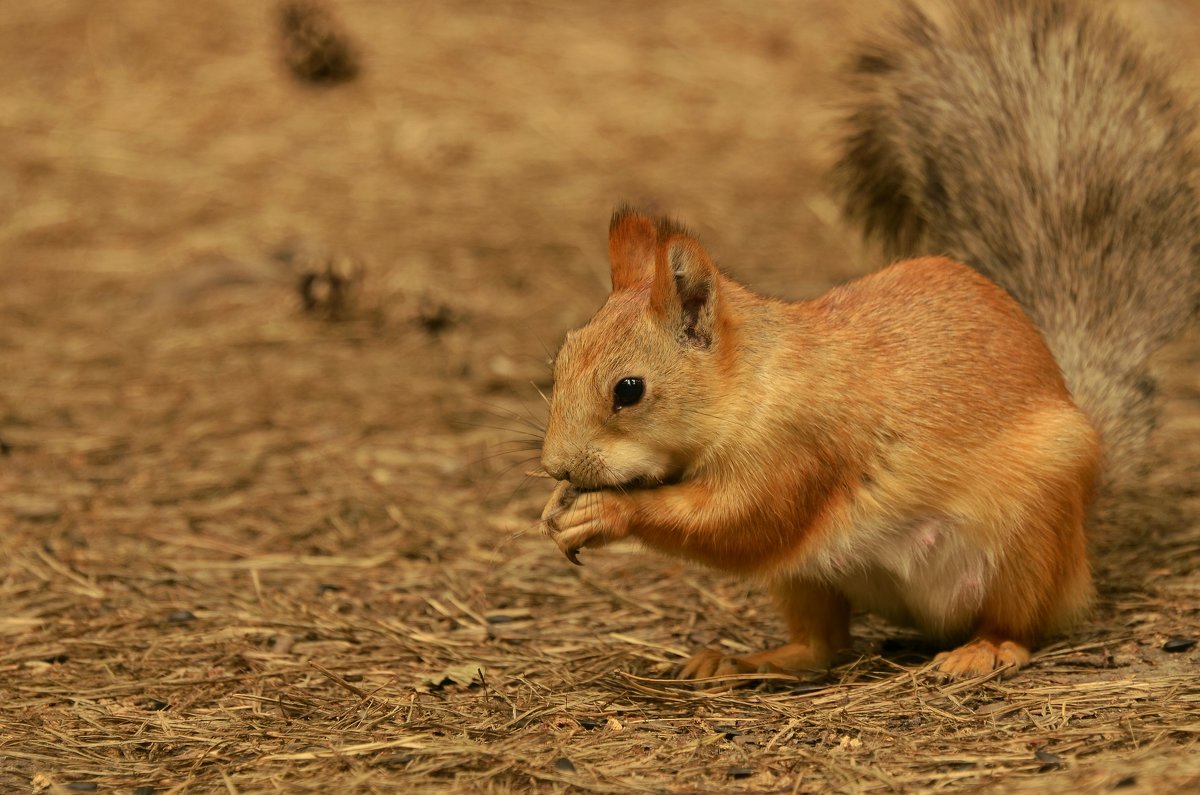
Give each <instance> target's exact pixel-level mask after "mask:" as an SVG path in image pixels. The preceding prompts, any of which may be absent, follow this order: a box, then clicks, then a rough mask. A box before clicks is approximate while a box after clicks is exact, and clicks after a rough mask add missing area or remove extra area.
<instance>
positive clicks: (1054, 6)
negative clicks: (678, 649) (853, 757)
mask: <svg viewBox="0 0 1200 795" xmlns="http://www.w3.org/2000/svg"><path fill="white" fill-rule="evenodd" d="M851 82H852V86H853V93H852V99H851V106H850V111H849V113H848V115H847V124H846V128H845V131H844V138H843V142H842V143H843V148H842V155H841V159H840V160H839V161H838V163H837V165H836V167H835V172H834V173H835V176H836V178H837V181H838V183H839V185H840V186H841V188H842V190H843V191H844V194H845V202H846V210H847V214H848V216H849V217H850V218H852V219H856V220H858V221H860V222H862V223H863V225H864V226H865V228H866V231H867V233H868V234H869V235H877V236H879V237H881V238H882V239H883V241H884V243H885V244H886V247H887V249H888V251H889V252H890V253H891V254H892V255H894V256H896V257H908V258H907V259H899V260H898V261H896V262H894V263H893V264H891V265H889V266H887V267H885V268H883V269H882V270H879V271H877V272H875V273H872V274H870V275H867V276H865V277H863V278H860V279H858V280H856V281H852V282H849V283H847V284H845V285H842V286H839V287H836V288H834V289H833V290H831V291H830V292H828V293H827V294H825V295H823V296H821V297H818V298H816V299H813V300H807V301H798V302H786V301H782V300H777V299H773V298H767V297H762V296H760V295H757V294H755V293H753V292H751V291H750V290H749V289H747V288H746V287H743V286H742V285H740V284H738V283H737V282H735V281H734V280H733V279H732V278H730V277H729V276H727V275H725V274H724V273H723V272H722V271H720V270H718V268H717V267H716V266H715V265H714V263H713V260H712V258H711V257H710V256H709V254H708V253H707V252H706V250H705V249H704V248H703V247H702V245H701V244H700V243H699V242H698V241H697V239H696V238H695V236H693V235H692V234H690V233H689V232H688V231H687V230H686V229H685V228H684V227H683V226H681V225H679V224H677V223H674V222H672V221H669V220H662V219H658V218H654V217H651V216H648V215H645V214H642V213H639V212H636V211H634V210H632V209H629V208H621V209H619V210H618V211H617V212H616V213H615V214H614V215H613V217H612V222H611V225H610V229H609V241H608V245H609V256H610V260H611V272H612V293H611V295H610V296H609V298H608V300H607V301H606V303H605V304H604V305H603V307H601V309H600V310H599V311H598V312H597V314H596V315H595V316H594V317H593V318H592V319H591V320H590V322H588V323H587V325H585V326H583V327H582V328H580V329H578V330H575V331H572V332H569V333H568V334H567V335H566V338H565V340H564V342H563V344H562V346H561V349H560V350H559V352H558V354H557V355H556V357H555V359H554V362H553V378H554V386H553V393H552V396H551V399H550V409H549V418H548V422H547V426H546V432H545V437H544V442H543V447H542V457H541V463H542V467H543V469H544V470H545V472H546V473H547V474H548V475H549V476H551V477H552V478H554V479H556V480H558V481H559V483H558V484H557V485H556V486H555V488H554V491H553V493H552V495H551V497H550V500H549V502H548V503H547V505H546V508H545V511H544V512H543V514H542V519H541V527H542V529H543V531H544V532H545V533H547V534H548V535H550V536H551V537H553V539H554V540H555V541H556V542H557V544H558V546H559V547H560V548H561V549H562V550H563V551H564V552H565V553H566V554H567V556H568V558H570V559H571V560H572V562H575V563H578V559H577V557H576V556H577V553H578V551H579V550H580V549H582V548H585V547H588V548H591V547H599V546H602V545H604V544H607V543H609V542H612V541H616V540H619V539H624V538H633V539H637V540H640V541H641V542H642V543H643V544H644V545H645V546H646V547H649V548H651V549H654V550H658V551H661V552H664V553H666V554H668V555H673V556H677V557H682V558H685V559H688V560H692V561H697V562H700V563H702V564H706V565H708V566H711V567H714V568H716V569H720V570H724V571H727V572H731V573H734V574H740V575H745V576H752V577H756V578H758V579H760V580H761V581H763V582H764V583H765V584H766V585H767V587H768V588H769V590H770V591H771V593H772V594H773V595H774V597H775V598H776V600H777V601H778V603H779V606H780V607H781V609H782V612H783V615H784V618H785V620H786V624H787V629H788V633H789V642H788V643H786V644H784V645H782V646H780V647H779V648H775V649H771V650H767V651H762V652H757V653H752V654H744V655H728V654H724V653H720V652H717V651H714V650H707V649H703V650H701V651H699V652H698V653H696V654H695V655H693V656H692V657H691V658H690V659H689V660H687V662H685V663H684V665H683V666H682V669H681V671H680V677H681V678H683V679H690V680H694V679H699V680H707V681H711V678H713V677H717V678H720V677H726V676H729V675H734V674H754V673H763V672H783V673H796V672H801V671H810V670H823V669H827V668H828V667H829V666H830V664H831V662H832V661H833V659H834V656H835V655H836V654H837V653H838V652H839V651H840V650H843V649H845V648H847V647H848V646H849V644H850V635H849V621H850V615H851V610H852V609H866V610H869V611H872V612H875V613H877V614H879V615H882V616H884V617H885V618H888V619H889V620H893V621H897V622H903V623H906V624H911V625H915V626H916V627H917V628H918V629H920V630H921V631H923V632H924V633H925V634H927V635H928V636H929V637H930V638H931V639H933V640H934V641H935V642H937V643H939V644H941V645H942V648H945V649H947V651H944V652H942V653H940V654H938V655H937V656H936V657H935V658H934V666H935V668H936V670H937V671H938V672H939V673H940V674H941V675H943V676H945V677H968V676H979V675H985V674H989V673H992V672H993V671H998V672H999V675H1010V674H1011V673H1012V672H1014V671H1016V670H1018V669H1019V668H1021V667H1022V666H1024V665H1026V664H1028V663H1029V662H1030V659H1031V650H1033V649H1035V648H1036V645H1037V644H1038V643H1039V642H1041V641H1043V640H1044V639H1046V638H1047V637H1048V636H1050V635H1052V634H1054V633H1057V632H1061V631H1064V630H1066V629H1068V628H1069V627H1070V626H1071V624H1072V622H1074V621H1076V620H1077V619H1079V618H1080V617H1081V616H1083V615H1084V614H1085V613H1086V611H1087V610H1088V608H1089V606H1090V604H1091V602H1092V599H1093V595H1094V586H1093V582H1092V575H1091V568H1090V564H1089V559H1088V558H1089V551H1088V531H1090V530H1091V529H1092V526H1094V525H1096V524H1097V522H1100V521H1103V519H1104V517H1103V516H1102V515H1101V514H1102V513H1103V511H1102V506H1103V505H1104V502H1105V500H1106V499H1107V500H1110V501H1111V500H1116V501H1118V502H1119V501H1120V500H1121V499H1123V497H1122V496H1121V495H1128V494H1135V493H1136V492H1137V491H1138V489H1139V488H1140V484H1141V482H1142V480H1143V478H1144V477H1145V474H1146V472H1147V469H1148V467H1149V466H1150V464H1151V463H1152V454H1151V453H1150V452H1149V450H1150V444H1149V435H1150V432H1151V430H1152V428H1153V425H1154V415H1155V407H1154V400H1153V392H1154V386H1153V381H1152V380H1151V379H1150V376H1149V375H1148V374H1147V371H1146V359H1147V357H1148V356H1149V355H1150V354H1151V353H1152V352H1153V351H1154V350H1155V349H1157V348H1158V347H1160V346H1161V345H1162V344H1163V343H1164V342H1165V341H1166V340H1167V339H1168V338H1170V337H1171V336H1172V335H1173V334H1174V333H1176V332H1177V331H1179V330H1180V329H1181V328H1182V327H1183V326H1184V325H1186V323H1187V322H1188V321H1189V320H1190V318H1191V317H1192V315H1193V312H1194V311H1195V307H1196V306H1197V303H1198V302H1197V298H1198V290H1197V281H1198V280H1197V272H1196V271H1197V264H1196V261H1197V257H1200V209H1198V206H1200V205H1198V202H1197V195H1196V192H1195V190H1196V189H1195V187H1194V186H1195V184H1196V182H1195V178H1196V176H1197V158H1196V155H1195V154H1194V152H1193V150H1192V148H1191V145H1190V143H1189V141H1188V138H1189V136H1190V135H1191V134H1192V131H1193V116H1192V110H1191V109H1190V106H1189V104H1188V103H1187V102H1186V101H1184V100H1183V99H1182V98H1181V97H1180V96H1179V95H1177V94H1176V93H1175V92H1174V90H1173V89H1172V88H1171V87H1170V85H1169V81H1168V79H1167V77H1166V75H1165V73H1164V72H1163V71H1162V69H1161V68H1160V67H1158V66H1156V65H1154V63H1153V62H1152V61H1151V60H1150V59H1148V58H1147V56H1145V55H1144V54H1143V53H1142V51H1141V50H1140V49H1139V47H1138V46H1137V45H1136V44H1135V43H1134V42H1133V41H1132V39H1131V36H1130V35H1129V34H1128V33H1127V32H1126V31H1125V30H1124V29H1123V28H1122V27H1121V26H1120V25H1119V24H1118V23H1117V22H1115V21H1114V20H1113V19H1111V18H1110V17H1109V16H1107V15H1105V14H1103V13H1099V12H1097V11H1095V10H1094V9H1092V8H1085V7H1084V6H1083V5H1082V4H1080V5H1076V4H1074V3H1070V2H1066V0H985V1H984V2H969V3H968V2H962V3H959V4H957V6H954V7H952V8H950V9H949V10H942V11H939V12H931V11H928V10H925V9H922V8H921V7H918V6H917V5H916V4H913V3H906V4H905V5H904V7H903V13H902V15H901V17H900V18H899V20H898V21H897V23H896V24H895V25H894V27H893V29H891V30H890V31H889V32H887V33H886V34H884V35H883V36H881V37H880V38H879V39H877V40H876V41H874V42H873V43H870V44H868V45H866V46H864V48H863V49H862V50H861V52H860V53H859V54H858V56H857V58H856V60H855V61H854V69H853V74H852V76H851ZM1085 528H1086V529H1085Z"/></svg>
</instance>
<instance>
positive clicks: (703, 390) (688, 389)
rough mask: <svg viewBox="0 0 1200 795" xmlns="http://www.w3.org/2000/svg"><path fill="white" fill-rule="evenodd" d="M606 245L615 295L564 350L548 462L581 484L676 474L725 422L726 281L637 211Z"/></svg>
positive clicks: (621, 221) (689, 243)
mask: <svg viewBox="0 0 1200 795" xmlns="http://www.w3.org/2000/svg"><path fill="white" fill-rule="evenodd" d="M608 249H609V256H610V257H611V259H612V294H611V295H610V296H609V298H608V301H607V302H606V303H605V304H604V306H603V307H601V309H600V311H599V312H597V313H596V315H595V317H593V318H592V319H591V321H590V322H588V324H587V325H586V326H584V327H583V328H580V329H576V330H575V331H572V332H570V333H568V334H567V337H566V340H565V341H564V342H563V345H562V348H561V349H560V350H559V352H558V355H557V356H556V357H555V361H554V393H553V396H552V398H551V400H550V419H549V423H548V424H547V427H546V437H545V441H544V443H543V445H542V467H543V468H544V469H545V470H546V472H547V473H548V474H550V475H551V476H552V477H554V478H556V479H558V480H569V481H571V483H573V484H574V485H576V486H579V487H582V488H602V487H614V486H627V485H629V486H632V485H646V486H649V485H655V484H658V483H664V482H669V481H672V480H675V479H677V478H679V477H680V476H682V475H683V474H684V471H685V469H686V468H687V467H688V465H689V464H693V463H694V462H695V461H697V460H698V458H700V457H701V453H702V449H703V447H704V445H705V444H706V443H707V442H709V441H711V440H712V438H713V434H714V433H715V432H716V430H718V429H719V427H720V422H721V420H720V417H719V416H717V411H718V410H717V409H715V408H714V407H713V402H714V401H713V398H714V396H715V395H716V393H717V392H718V391H719V384H720V382H721V380H722V378H721V375H722V369H721V367H720V366H719V364H720V362H719V361H718V360H719V359H720V358H721V357H723V356H724V355H726V354H727V352H728V350H729V344H728V343H729V340H728V339H727V338H728V336H729V329H728V323H727V321H726V320H725V314H726V313H725V311H724V307H723V305H722V294H723V292H724V291H725V290H726V289H727V287H726V285H727V284H728V283H727V282H726V281H725V280H724V279H723V277H722V276H721V274H720V273H719V272H718V271H717V269H716V267H715V266H714V265H713V263H712V260H710V259H709V257H708V254H706V253H705V251H704V249H703V248H702V247H701V246H700V244H699V243H698V242H696V240H695V239H694V238H692V237H691V236H690V235H689V234H688V233H687V232H685V231H684V230H683V229H682V228H680V227H679V226H677V225H674V224H672V223H669V222H665V221H662V222H656V221H654V220H651V219H650V218H647V217H646V216H644V215H640V214H638V213H634V212H632V211H629V210H625V209H623V210H618V211H617V213H616V214H614V216H613V220H612V225H611V226H610V228H609V237H608Z"/></svg>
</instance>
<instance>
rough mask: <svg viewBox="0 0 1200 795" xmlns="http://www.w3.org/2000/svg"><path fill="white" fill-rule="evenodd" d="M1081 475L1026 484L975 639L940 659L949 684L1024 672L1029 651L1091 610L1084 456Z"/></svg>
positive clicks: (1064, 472) (1069, 472)
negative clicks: (995, 673)
mask: <svg viewBox="0 0 1200 795" xmlns="http://www.w3.org/2000/svg"><path fill="white" fill-rule="evenodd" d="M1080 460H1081V463H1079V464H1078V466H1077V467H1076V468H1072V469H1059V470H1058V471H1057V472H1056V473H1054V474H1050V473H1047V472H1043V473H1042V475H1043V477H1042V478H1039V479H1038V480H1036V481H1028V482H1027V484H1026V488H1027V490H1026V491H1025V493H1026V494H1027V495H1029V497H1028V499H1025V500H1024V501H1023V506H1024V510H1023V511H1020V512H1017V513H1015V514H1014V516H1013V518H1014V520H1015V521H1019V522H1020V523H1021V524H1020V530H1019V532H1016V533H1013V534H1011V535H1010V536H1009V537H1008V538H1007V543H1006V544H1005V545H1004V546H1005V548H1004V549H1003V550H1002V554H1000V555H997V556H996V557H997V559H998V560H999V561H1000V563H999V566H998V567H997V569H996V571H995V572H994V574H993V576H992V577H991V579H990V581H989V583H988V585H987V592H986V593H985V595H984V598H983V604H982V606H981V609H980V612H979V618H978V620H977V621H976V628H975V632H974V637H973V638H972V639H971V640H970V641H969V642H968V643H966V644H964V645H963V646H960V647H959V648H957V649H954V650H952V651H948V652H943V653H942V654H939V655H938V656H937V657H936V658H935V660H934V662H935V664H936V665H937V668H938V671H939V672H940V673H942V674H943V675H945V676H948V677H971V676H980V675H983V674H987V673H991V672H992V671H994V670H996V669H1006V670H1005V671H1004V674H1005V675H1010V674H1012V673H1015V672H1016V671H1017V670H1019V669H1020V668H1021V667H1023V666H1025V665H1027V664H1028V663H1029V659H1030V649H1031V648H1032V647H1033V645H1034V644H1035V643H1036V642H1037V641H1038V639H1039V638H1041V637H1044V636H1045V635H1046V634H1047V633H1048V632H1051V631H1053V630H1055V629H1058V628H1061V627H1063V626H1065V625H1066V624H1068V623H1069V622H1071V621H1073V620H1075V619H1077V618H1078V617H1079V616H1080V615H1081V614H1082V613H1083V612H1085V611H1086V610H1087V608H1088V606H1089V605H1090V603H1091V598H1092V594H1093V590H1092V576H1091V569H1090V567H1089V566H1088V560H1087V548H1086V547H1087V544H1086V540H1085V536H1084V520H1085V517H1086V514H1087V504H1088V500H1089V496H1090V494H1089V492H1090V487H1091V486H1090V484H1091V478H1090V476H1091V466H1092V464H1091V463H1090V461H1088V460H1087V458H1086V456H1081V457H1080Z"/></svg>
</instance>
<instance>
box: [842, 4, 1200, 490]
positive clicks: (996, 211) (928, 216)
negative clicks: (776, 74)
mask: <svg viewBox="0 0 1200 795" xmlns="http://www.w3.org/2000/svg"><path fill="white" fill-rule="evenodd" d="M1087 5H1088V6H1091V5H1092V4H1090V3H1089V4H1087ZM853 79H854V83H855V93H854V97H853V100H852V109H851V115H850V118H849V127H848V131H847V134H846V139H845V142H844V152H843V156H842V159H841V161H840V163H839V164H838V170H837V174H838V177H839V182H840V184H841V187H842V188H843V190H844V191H845V194H846V197H847V198H846V206H847V209H848V213H849V214H850V215H851V217H853V218H855V219H857V220H859V221H861V222H862V223H863V224H864V225H865V227H866V229H867V231H868V233H870V234H874V235H877V236H879V237H880V238H882V240H883V241H884V243H885V244H886V245H887V247H888V249H889V253H890V254H892V255H894V256H897V257H900V256H912V255H918V254H937V255H946V256H949V257H952V258H954V259H958V260H960V261H962V262H966V263H968V264H970V265H972V266H973V267H975V268H977V269H978V270H980V271H981V272H983V273H984V274H986V275H987V276H989V277H991V278H992V279H994V280H995V281H997V282H998V283H1000V284H1001V285H1002V286H1003V287H1005V288H1006V289H1007V290H1008V291H1009V292H1011V293H1012V294H1013V296H1014V297H1016V298H1017V300H1018V301H1019V302H1020V303H1021V304H1022V305H1023V306H1024V308H1025V309H1026V311H1027V312H1029V314H1030V316H1031V317H1032V318H1033V320H1034V322H1035V323H1036V324H1037V326H1038V327H1039V329H1040V330H1041V332H1042V334H1043V335H1044V336H1045V338H1046V341H1047V344H1048V345H1049V347H1050V349H1051V351H1052V352H1053V354H1054V356H1055V359H1056V360H1057V362H1058V364H1059V366H1060V367H1061V369H1062V371H1063V375H1064V378H1065V380H1066V382H1067V385H1068V387H1069V388H1070V390H1071V393H1072V395H1073V396H1074V398H1075V400H1076V402H1077V403H1078V404H1079V406H1080V407H1081V408H1082V409H1083V410H1084V411H1085V412H1087V413H1088V415H1090V416H1091V418H1092V420H1093V422H1095V423H1096V425H1097V427H1098V429H1099V430H1100V432H1101V436H1102V438H1103V439H1104V444H1105V449H1106V458H1107V462H1106V477H1105V481H1106V483H1105V485H1106V487H1107V490H1108V491H1114V490H1124V489H1126V488H1129V487H1131V486H1136V485H1137V483H1138V481H1139V480H1140V478H1141V475H1142V473H1143V472H1144V470H1145V468H1146V466H1147V462H1148V455H1149V453H1148V452H1147V448H1148V445H1147V439H1148V435H1149V432H1150V430H1151V429H1152V428H1153V425H1154V421H1155V407H1154V403H1153V397H1154V382H1153V380H1152V379H1151V378H1150V377H1149V376H1148V375H1147V373H1146V371H1145V363H1146V359H1147V357H1148V356H1149V355H1150V354H1151V353H1152V352H1153V351H1154V350H1155V349H1157V348H1158V347H1159V346H1160V345H1161V344H1162V343H1164V342H1165V341H1166V340H1167V339H1168V338H1169V337H1170V336H1171V335H1172V334H1174V333H1175V332H1177V331H1178V330H1179V329H1180V328H1181V327H1182V326H1183V325H1184V324H1185V323H1186V322H1187V321H1188V319H1189V318H1190V317H1191V316H1192V315H1193V312H1194V310H1195V307H1196V305H1197V298H1198V291H1197V281H1198V280H1197V276H1198V275H1200V268H1198V266H1197V260H1198V258H1200V210H1198V205H1197V190H1196V185H1197V181H1196V179H1197V174H1198V171H1200V169H1198V165H1197V156H1196V154H1195V152H1194V150H1193V148H1192V146H1193V140H1192V136H1193V133H1194V124H1195V123H1194V115H1193V111H1192V108H1191V106H1190V104H1189V103H1188V102H1187V101H1185V100H1184V99H1183V97H1181V96H1180V95H1179V94H1178V93H1176V92H1175V90H1174V89H1173V88H1172V87H1171V85H1170V81H1169V80H1168V78H1167V76H1166V74H1165V72H1164V71H1163V69H1162V68H1161V67H1160V66H1158V65H1157V64H1155V63H1154V62H1153V61H1152V60H1150V59H1148V58H1147V57H1145V55H1144V54H1143V52H1142V51H1141V49H1140V48H1139V47H1138V46H1137V45H1136V44H1135V43H1134V42H1133V41H1132V39H1131V37H1130V36H1129V34H1128V33H1127V32H1126V31H1125V30H1124V29H1123V28H1122V27H1121V26H1120V25H1119V24H1117V23H1116V22H1115V21H1114V20H1112V19H1111V18H1110V17H1109V16H1108V15H1107V14H1106V13H1103V12H1099V11H1096V10H1095V9H1094V8H1091V7H1085V5H1084V4H1082V3H1072V2H1068V0H984V1H983V2H960V3H957V4H955V5H954V7H953V8H951V9H949V10H945V9H944V10H943V13H936V14H935V13H931V12H929V11H927V10H923V9H922V8H919V7H918V6H917V5H916V4H914V3H906V4H905V6H904V13H903V15H902V18H901V19H900V20H899V22H898V23H897V24H896V25H894V26H893V27H892V31H891V34H890V35H889V36H888V37H886V38H881V39H879V40H877V41H876V42H874V43H873V44H871V45H869V46H867V47H865V48H864V49H863V50H862V51H861V53H860V55H859V56H858V58H857V60H856V62H855V74H854V78H853Z"/></svg>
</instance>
